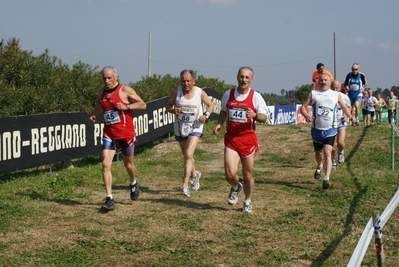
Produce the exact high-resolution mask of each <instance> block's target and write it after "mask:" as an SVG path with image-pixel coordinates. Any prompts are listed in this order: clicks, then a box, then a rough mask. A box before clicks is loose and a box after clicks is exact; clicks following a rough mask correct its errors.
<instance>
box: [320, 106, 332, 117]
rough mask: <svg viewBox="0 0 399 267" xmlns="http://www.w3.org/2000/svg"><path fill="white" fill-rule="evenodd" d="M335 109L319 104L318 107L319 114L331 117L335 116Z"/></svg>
mask: <svg viewBox="0 0 399 267" xmlns="http://www.w3.org/2000/svg"><path fill="white" fill-rule="evenodd" d="M333 111H334V110H333V109H332V108H328V107H323V106H319V107H318V108H317V115H319V116H320V117H323V118H330V117H332V116H333Z"/></svg>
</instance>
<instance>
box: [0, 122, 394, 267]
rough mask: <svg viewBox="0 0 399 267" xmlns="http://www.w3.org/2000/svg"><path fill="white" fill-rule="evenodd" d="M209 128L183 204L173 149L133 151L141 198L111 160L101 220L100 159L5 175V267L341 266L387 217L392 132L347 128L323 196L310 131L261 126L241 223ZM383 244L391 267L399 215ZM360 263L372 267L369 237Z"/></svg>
mask: <svg viewBox="0 0 399 267" xmlns="http://www.w3.org/2000/svg"><path fill="white" fill-rule="evenodd" d="M213 125H214V122H210V123H208V124H207V125H206V127H205V136H204V138H203V139H202V140H201V141H200V143H199V145H198V148H197V150H196V153H195V159H196V166H197V169H198V170H200V171H201V172H202V178H201V188H200V190H199V191H198V192H193V191H192V192H191V197H190V198H188V197H183V196H181V195H180V191H179V188H180V185H181V172H182V156H181V153H180V150H179V148H178V144H177V143H176V142H174V141H170V142H161V143H159V144H157V145H154V146H152V147H150V146H147V147H140V148H137V149H136V156H135V163H136V167H137V170H138V171H137V176H138V179H139V183H140V188H141V193H140V197H139V199H138V200H137V201H134V202H133V201H131V200H130V198H129V192H128V190H129V188H128V178H127V175H126V173H125V170H124V168H123V165H122V162H121V161H120V160H119V161H115V162H114V165H113V175H114V185H113V190H114V191H113V194H114V198H115V201H116V209H115V210H114V211H111V212H108V213H103V212H101V211H100V207H101V205H102V204H103V201H104V197H105V190H104V188H103V183H102V179H101V164H100V159H99V158H98V157H95V158H88V159H82V160H77V161H74V162H73V163H74V168H70V169H61V168H53V169H52V171H51V172H50V171H49V170H50V169H49V168H48V167H46V168H39V169H35V170H31V171H24V172H18V173H12V174H8V175H2V176H0V183H1V185H0V195H1V199H2V203H1V208H0V216H1V220H0V256H1V260H0V265H1V266H57V267H59V266H203V267H229V266H271V267H273V266H313V267H319V266H346V265H347V263H348V262H349V259H350V257H351V254H352V252H353V250H354V249H355V247H356V244H357V242H358V240H359V238H360V235H361V234H362V231H363V229H364V227H365V226H366V224H367V222H368V220H369V219H370V217H371V216H372V213H373V211H374V210H376V209H377V210H379V211H380V212H381V213H382V211H383V210H384V208H385V206H386V205H387V204H388V202H389V201H390V199H391V197H392V196H393V194H394V193H395V192H396V190H397V188H398V187H399V177H398V173H399V172H398V171H397V170H395V171H392V170H391V129H390V127H389V125H388V124H387V123H384V124H381V125H375V126H370V127H349V128H348V130H347V139H346V140H347V141H346V143H347V148H346V150H345V152H346V153H345V155H346V162H345V163H344V164H342V165H339V167H338V170H336V171H333V173H332V176H331V178H330V181H331V184H332V185H331V187H330V189H328V190H322V189H321V182H320V181H315V180H314V179H313V172H314V168H315V167H316V163H315V160H314V153H313V146H312V142H311V139H310V127H309V126H308V125H305V126H298V125H291V126H266V125H260V126H258V137H259V143H260V148H261V151H260V152H259V153H258V154H257V156H256V163H255V170H254V176H255V192H254V195H253V200H252V204H253V213H252V214H244V213H243V212H242V210H241V208H242V201H243V193H241V195H240V199H239V202H238V204H237V205H236V206H229V205H227V195H228V193H229V185H228V184H227V182H226V181H225V180H224V170H223V133H221V134H220V135H218V136H213V135H211V134H210V133H211V129H212V127H213ZM397 140H398V138H397V137H396V138H395V141H396V142H398V141H397ZM398 146H399V143H398V145H397V147H398ZM398 150H399V149H398V148H397V149H396V156H397V157H398V159H396V160H395V165H396V166H395V168H396V169H399V155H398V153H397V152H398ZM55 167H57V166H55ZM383 242H384V249H385V254H386V258H387V260H386V262H387V266H397V263H398V262H399V213H398V211H395V212H394V213H393V215H392V217H391V218H390V220H389V221H388V222H387V223H386V225H385V227H384V229H383ZM362 266H377V261H376V257H375V249H374V240H372V241H371V243H370V246H369V248H368V251H367V254H366V256H365V259H364V261H363V263H362Z"/></svg>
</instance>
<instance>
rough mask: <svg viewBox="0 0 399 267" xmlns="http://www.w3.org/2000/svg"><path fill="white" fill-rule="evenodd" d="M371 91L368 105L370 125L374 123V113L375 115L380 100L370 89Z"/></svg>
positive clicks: (369, 91)
mask: <svg viewBox="0 0 399 267" xmlns="http://www.w3.org/2000/svg"><path fill="white" fill-rule="evenodd" d="M368 93H369V103H368V105H367V107H368V111H369V117H370V125H374V115H375V107H376V106H377V103H378V100H377V98H376V97H375V96H373V91H372V90H370V89H369V90H368Z"/></svg>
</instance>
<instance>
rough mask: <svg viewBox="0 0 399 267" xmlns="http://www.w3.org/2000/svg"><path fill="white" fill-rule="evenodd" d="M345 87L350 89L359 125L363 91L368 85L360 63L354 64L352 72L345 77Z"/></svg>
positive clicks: (353, 109) (350, 97)
mask: <svg viewBox="0 0 399 267" xmlns="http://www.w3.org/2000/svg"><path fill="white" fill-rule="evenodd" d="M344 85H345V89H346V90H348V96H349V99H350V100H351V106H352V115H354V116H355V118H356V124H355V125H356V126H359V118H358V116H359V110H360V103H361V101H362V97H361V93H362V91H363V90H364V89H365V88H366V86H367V79H366V76H365V75H364V74H363V73H361V72H360V64H359V63H357V62H355V63H353V64H352V72H349V73H348V74H347V75H346V78H345V82H344Z"/></svg>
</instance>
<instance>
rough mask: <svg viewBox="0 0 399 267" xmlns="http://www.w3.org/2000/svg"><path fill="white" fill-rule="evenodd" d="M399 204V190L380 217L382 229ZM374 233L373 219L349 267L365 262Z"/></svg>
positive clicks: (365, 230) (354, 252)
mask: <svg viewBox="0 0 399 267" xmlns="http://www.w3.org/2000/svg"><path fill="white" fill-rule="evenodd" d="M398 204H399V189H398V190H396V193H395V195H394V196H393V197H392V199H391V201H389V203H388V205H387V206H386V208H385V210H384V212H383V213H382V214H381V216H380V220H381V229H382V228H383V227H384V225H385V223H386V222H387V221H388V219H389V218H390V217H391V215H392V213H393V212H394V210H395V209H396V207H397V206H398ZM373 233H374V225H373V218H372V217H371V218H370V220H369V221H368V223H367V225H366V227H365V228H364V230H363V233H362V236H361V237H360V239H359V242H358V243H357V246H356V248H355V250H354V251H353V254H352V257H351V259H350V260H349V263H348V265H347V267H359V266H360V264H361V263H362V261H363V258H364V255H366V251H367V249H368V246H369V244H370V241H371V237H372V236H373Z"/></svg>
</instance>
